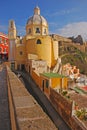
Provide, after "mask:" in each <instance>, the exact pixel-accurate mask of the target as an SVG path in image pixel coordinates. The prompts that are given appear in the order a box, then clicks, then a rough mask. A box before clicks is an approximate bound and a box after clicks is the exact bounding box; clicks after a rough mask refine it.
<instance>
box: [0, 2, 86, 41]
mask: <svg viewBox="0 0 87 130" xmlns="http://www.w3.org/2000/svg"><path fill="white" fill-rule="evenodd" d="M36 6H38V7H39V8H40V11H41V15H42V16H43V17H44V18H46V20H47V22H48V25H49V33H50V34H59V35H61V36H64V37H71V36H74V37H76V36H78V35H82V37H83V39H85V40H87V0H0V32H3V33H5V34H7V33H8V25H9V20H14V21H15V24H16V27H17V32H18V35H25V26H26V22H27V20H28V18H29V17H30V16H32V15H33V14H34V8H35V7H36Z"/></svg>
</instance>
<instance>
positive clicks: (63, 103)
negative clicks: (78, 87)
mask: <svg viewBox="0 0 87 130" xmlns="http://www.w3.org/2000/svg"><path fill="white" fill-rule="evenodd" d="M50 101H51V103H52V104H53V106H54V108H55V109H56V111H57V112H58V113H59V114H60V116H61V117H62V118H63V119H64V120H65V122H66V123H67V124H68V125H69V126H70V127H71V129H72V130H87V128H86V127H85V126H84V124H82V122H80V121H79V119H78V118H76V117H75V116H72V108H73V102H71V101H69V100H68V99H66V98H65V97H64V96H62V95H61V94H59V93H58V92H56V91H55V90H54V89H52V88H51V89H50Z"/></svg>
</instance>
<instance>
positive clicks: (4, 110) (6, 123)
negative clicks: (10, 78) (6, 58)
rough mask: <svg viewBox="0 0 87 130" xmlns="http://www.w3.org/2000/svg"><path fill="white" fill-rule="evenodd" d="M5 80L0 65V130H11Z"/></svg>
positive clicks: (4, 74) (4, 73) (2, 68)
mask: <svg viewBox="0 0 87 130" xmlns="http://www.w3.org/2000/svg"><path fill="white" fill-rule="evenodd" d="M6 78H7V76H6V68H5V67H4V66H2V65H0V130H11V127H10V116H9V108H8V94H7V79H6Z"/></svg>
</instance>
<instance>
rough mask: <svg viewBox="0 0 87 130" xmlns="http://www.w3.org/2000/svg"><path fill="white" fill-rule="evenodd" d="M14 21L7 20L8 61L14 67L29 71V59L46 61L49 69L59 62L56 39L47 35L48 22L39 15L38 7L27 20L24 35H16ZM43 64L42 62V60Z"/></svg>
mask: <svg viewBox="0 0 87 130" xmlns="http://www.w3.org/2000/svg"><path fill="white" fill-rule="evenodd" d="M16 32H17V31H16V26H15V22H14V21H13V20H11V21H10V22H9V30H8V36H9V41H10V42H9V62H10V63H11V65H12V66H14V67H15V68H16V69H27V71H29V67H30V62H31V60H36V61H37V60H39V61H40V63H41V61H45V62H46V66H47V68H49V69H53V68H55V66H56V64H58V62H59V60H58V59H59V54H58V48H59V47H58V41H57V40H55V39H53V38H52V37H51V36H50V35H49V29H48V23H47V21H46V19H45V18H44V17H43V16H41V15H40V8H39V7H35V8H34V14H33V16H32V17H30V18H29V19H28V20H27V23H26V35H25V36H23V37H22V38H21V37H18V36H17V34H16ZM42 64H43V62H42Z"/></svg>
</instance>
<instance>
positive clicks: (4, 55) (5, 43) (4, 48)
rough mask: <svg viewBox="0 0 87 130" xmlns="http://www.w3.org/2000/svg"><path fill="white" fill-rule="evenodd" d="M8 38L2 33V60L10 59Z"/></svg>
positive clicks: (0, 36) (0, 34) (0, 51)
mask: <svg viewBox="0 0 87 130" xmlns="http://www.w3.org/2000/svg"><path fill="white" fill-rule="evenodd" d="M8 44H9V40H8V36H7V35H5V34H4V33H1V32H0V60H7V59H8Z"/></svg>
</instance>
